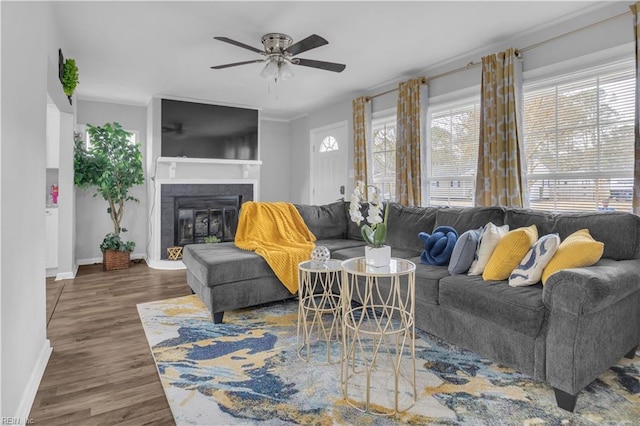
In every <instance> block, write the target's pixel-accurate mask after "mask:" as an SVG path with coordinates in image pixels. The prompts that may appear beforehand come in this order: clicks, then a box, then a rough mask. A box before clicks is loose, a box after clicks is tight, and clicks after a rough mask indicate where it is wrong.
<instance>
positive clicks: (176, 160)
mask: <svg viewBox="0 0 640 426" xmlns="http://www.w3.org/2000/svg"><path fill="white" fill-rule="evenodd" d="M157 162H158V163H169V164H171V163H209V164H238V165H241V166H242V165H247V166H260V165H262V161H260V160H226V159H223V158H189V157H158V160H157Z"/></svg>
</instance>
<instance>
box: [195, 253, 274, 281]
mask: <svg viewBox="0 0 640 426" xmlns="http://www.w3.org/2000/svg"><path fill="white" fill-rule="evenodd" d="M182 262H183V263H184V264H185V266H186V267H187V269H189V271H191V273H192V274H193V275H194V276H195V277H196V278H197V279H198V280H199V281H200V282H201V283H203V284H205V285H207V286H209V287H214V286H217V285H220V284H226V283H231V282H236V281H244V280H251V279H254V278H262V277H273V270H272V269H271V267H270V266H269V264H268V263H267V262H266V261H265V260H264V259H263V258H262V257H261V256H260V255H258V254H256V253H255V252H252V251H247V250H242V249H239V248H238V247H236V246H235V243H219V244H189V245H186V246H184V249H183V254H182Z"/></svg>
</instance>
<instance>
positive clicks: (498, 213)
mask: <svg viewBox="0 0 640 426" xmlns="http://www.w3.org/2000/svg"><path fill="white" fill-rule="evenodd" d="M504 212H505V209H504V207H467V208H446V209H438V211H437V213H436V223H435V224H434V225H433V226H434V227H437V226H451V227H452V228H453V229H455V230H456V231H457V232H458V234H462V233H464V232H467V231H468V230H469V229H478V228H480V227H482V226H485V225H486V224H487V223H489V222H493V223H494V224H496V225H498V226H501V225H503V224H504ZM423 231H425V230H424V229H423Z"/></svg>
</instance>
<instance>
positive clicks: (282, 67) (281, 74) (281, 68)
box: [278, 61, 295, 81]
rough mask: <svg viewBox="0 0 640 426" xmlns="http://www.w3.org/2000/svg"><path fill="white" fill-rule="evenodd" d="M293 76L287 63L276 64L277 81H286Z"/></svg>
mask: <svg viewBox="0 0 640 426" xmlns="http://www.w3.org/2000/svg"><path fill="white" fill-rule="evenodd" d="M294 75H295V74H294V73H293V69H292V67H291V65H290V64H289V63H288V62H284V61H283V62H280V63H279V64H278V80H281V81H287V80H289V79H290V78H291V77H293V76H294Z"/></svg>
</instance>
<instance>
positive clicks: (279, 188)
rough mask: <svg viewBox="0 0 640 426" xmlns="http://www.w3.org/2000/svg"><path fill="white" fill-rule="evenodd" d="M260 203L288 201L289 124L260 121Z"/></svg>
mask: <svg viewBox="0 0 640 426" xmlns="http://www.w3.org/2000/svg"><path fill="white" fill-rule="evenodd" d="M260 159H261V160H262V165H261V166H260V201H289V180H290V179H289V176H290V164H291V152H290V141H289V123H287V122H281V121H271V120H264V119H263V120H261V121H260Z"/></svg>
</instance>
